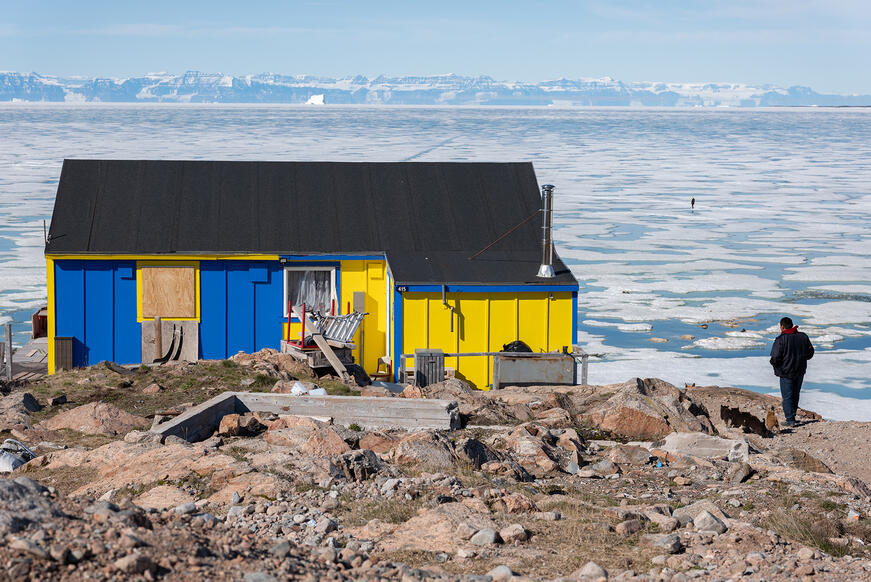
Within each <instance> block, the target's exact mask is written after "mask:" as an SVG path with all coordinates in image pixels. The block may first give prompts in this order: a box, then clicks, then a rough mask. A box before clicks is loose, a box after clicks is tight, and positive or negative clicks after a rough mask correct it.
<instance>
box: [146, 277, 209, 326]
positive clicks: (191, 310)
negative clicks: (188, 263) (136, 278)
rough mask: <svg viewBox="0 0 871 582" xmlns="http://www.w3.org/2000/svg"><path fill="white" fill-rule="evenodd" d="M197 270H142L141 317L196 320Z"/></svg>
mask: <svg viewBox="0 0 871 582" xmlns="http://www.w3.org/2000/svg"><path fill="white" fill-rule="evenodd" d="M196 300H197V299H196V272H195V269H194V267H142V317H145V318H153V317H196V316H197V306H196Z"/></svg>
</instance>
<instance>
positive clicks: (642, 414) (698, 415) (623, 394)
mask: <svg viewBox="0 0 871 582" xmlns="http://www.w3.org/2000/svg"><path fill="white" fill-rule="evenodd" d="M615 388H616V390H615V392H614V393H613V395H612V396H611V397H610V398H608V399H607V400H605V401H604V402H600V403H598V404H596V405H594V406H592V407H591V408H590V409H588V410H587V411H586V412H584V413H582V414H580V415H579V420H580V421H581V422H585V423H589V424H592V425H593V426H596V427H598V428H601V429H603V430H606V431H609V432H611V433H614V434H617V435H621V436H624V437H627V438H631V439H638V440H651V439H658V438H662V437H664V436H665V435H667V434H669V433H672V432H675V431H681V432H704V433H708V434H710V433H713V432H714V428H713V426H712V425H711V422H710V420H709V419H708V418H707V416H706V415H705V414H704V411H702V410H701V409H700V408H699V407H698V406H696V405H695V403H694V402H693V401H692V400H691V399H690V398H689V397H687V395H686V393H685V391H683V390H680V389H678V388H677V387H676V386H673V385H671V384H669V383H668V382H665V381H663V380H659V379H657V378H646V379H644V380H642V379H641V378H633V379H632V380H629V381H628V382H626V383H624V384H622V385H619V386H616V387H615Z"/></svg>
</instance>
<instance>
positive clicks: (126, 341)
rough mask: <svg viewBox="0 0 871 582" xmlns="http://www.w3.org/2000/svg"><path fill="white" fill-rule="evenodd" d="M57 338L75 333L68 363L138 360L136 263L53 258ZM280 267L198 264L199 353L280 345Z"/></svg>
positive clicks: (222, 354)
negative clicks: (71, 360) (71, 361)
mask: <svg viewBox="0 0 871 582" xmlns="http://www.w3.org/2000/svg"><path fill="white" fill-rule="evenodd" d="M54 265H55V305H56V314H57V317H56V322H57V323H56V328H55V335H56V336H58V337H73V338H74V340H73V363H74V365H76V366H89V365H93V364H96V363H98V362H101V361H103V360H112V361H114V362H118V363H119V364H138V363H139V362H141V361H142V347H141V346H142V326H141V324H139V323H138V322H137V321H136V262H135V261H100V260H84V261H79V260H56V261H55V263H54ZM281 274H282V267H281V265H280V264H278V263H277V262H274V263H273V262H271V261H200V354H199V355H200V357H201V358H204V359H223V358H227V357H229V356H232V355H233V354H235V353H236V352H238V351H240V350H242V351H245V352H249V353H250V352H254V351H257V350H259V349H262V348H266V347H269V348H276V349H277V348H278V347H279V345H280V343H281V330H282V322H283V321H284V318H283V317H282V312H283V308H282V302H283V300H282V296H283V294H284V288H283V282H282V277H281Z"/></svg>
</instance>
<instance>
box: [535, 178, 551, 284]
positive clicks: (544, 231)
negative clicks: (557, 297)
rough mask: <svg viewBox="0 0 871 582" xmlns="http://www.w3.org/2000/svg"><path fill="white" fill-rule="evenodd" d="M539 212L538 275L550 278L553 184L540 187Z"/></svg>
mask: <svg viewBox="0 0 871 582" xmlns="http://www.w3.org/2000/svg"><path fill="white" fill-rule="evenodd" d="M541 213H542V214H543V215H544V220H543V224H542V227H541V266H540V267H539V268H538V275H537V276H538V277H541V278H543V279H552V278H553V277H555V276H556V274H555V273H554V271H553V186H552V185H550V184H545V185H544V186H542V187H541Z"/></svg>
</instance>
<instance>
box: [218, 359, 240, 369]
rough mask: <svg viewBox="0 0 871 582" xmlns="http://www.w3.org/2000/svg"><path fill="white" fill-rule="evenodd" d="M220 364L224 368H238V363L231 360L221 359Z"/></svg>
mask: <svg viewBox="0 0 871 582" xmlns="http://www.w3.org/2000/svg"><path fill="white" fill-rule="evenodd" d="M221 366H222V367H224V368H238V367H239V364H237V363H236V362H234V361H233V360H221Z"/></svg>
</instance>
